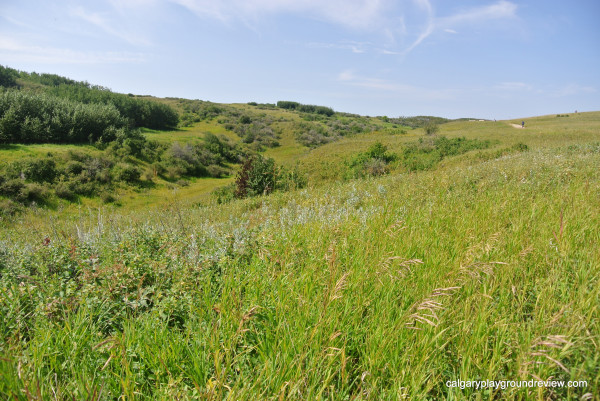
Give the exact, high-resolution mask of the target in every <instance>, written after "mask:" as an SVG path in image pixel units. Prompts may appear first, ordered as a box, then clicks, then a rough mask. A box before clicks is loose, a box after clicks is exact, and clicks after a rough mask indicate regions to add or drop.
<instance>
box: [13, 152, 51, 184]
mask: <svg viewBox="0 0 600 401" xmlns="http://www.w3.org/2000/svg"><path fill="white" fill-rule="evenodd" d="M6 173H7V174H8V175H9V176H12V177H15V178H17V177H20V178H23V179H25V180H27V181H34V182H52V181H54V178H55V177H56V174H57V169H56V162H55V161H54V160H53V159H52V158H49V157H46V158H42V159H34V158H27V159H23V160H18V161H15V162H12V163H11V164H9V165H8V167H7V169H6Z"/></svg>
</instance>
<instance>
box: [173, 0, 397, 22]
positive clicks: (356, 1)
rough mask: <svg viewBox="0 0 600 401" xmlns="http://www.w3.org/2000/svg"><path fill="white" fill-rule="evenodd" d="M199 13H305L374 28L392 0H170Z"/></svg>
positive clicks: (231, 16) (249, 16)
mask: <svg viewBox="0 0 600 401" xmlns="http://www.w3.org/2000/svg"><path fill="white" fill-rule="evenodd" d="M169 1H171V2H173V3H175V4H179V5H181V6H183V7H185V8H187V9H188V10H190V11H191V12H193V13H195V14H196V15H198V16H200V17H209V18H216V19H219V20H221V21H223V22H230V21H232V20H235V19H238V20H242V21H245V22H249V21H256V20H258V19H259V18H260V17H263V16H268V15H273V14H281V13H302V14H307V15H309V16H311V17H313V18H316V19H321V20H325V21H328V22H333V23H336V24H340V25H345V26H347V27H351V28H355V29H371V28H372V27H373V26H374V25H376V24H377V22H379V21H380V20H381V19H382V17H383V16H384V12H383V11H384V9H385V5H386V3H387V2H388V1H389V0H328V1H323V0H220V1H215V0H169Z"/></svg>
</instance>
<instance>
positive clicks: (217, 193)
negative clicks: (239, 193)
mask: <svg viewBox="0 0 600 401" xmlns="http://www.w3.org/2000/svg"><path fill="white" fill-rule="evenodd" d="M235 189H236V184H235V183H231V184H229V185H226V186H224V187H220V188H217V189H215V190H214V191H213V192H212V195H213V196H214V197H215V198H216V199H217V203H218V204H219V205H220V204H222V203H228V202H231V201H232V200H234V199H235V197H236V196H235Z"/></svg>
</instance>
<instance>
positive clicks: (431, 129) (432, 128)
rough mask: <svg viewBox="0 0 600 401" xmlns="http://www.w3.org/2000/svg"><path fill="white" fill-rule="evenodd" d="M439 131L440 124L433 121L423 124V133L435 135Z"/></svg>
mask: <svg viewBox="0 0 600 401" xmlns="http://www.w3.org/2000/svg"><path fill="white" fill-rule="evenodd" d="M439 131H440V126H439V125H437V124H436V123H434V122H433V121H430V122H428V123H427V124H426V125H425V134H426V135H435V134H437V133H438V132H439Z"/></svg>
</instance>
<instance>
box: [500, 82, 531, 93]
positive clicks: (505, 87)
mask: <svg viewBox="0 0 600 401" xmlns="http://www.w3.org/2000/svg"><path fill="white" fill-rule="evenodd" d="M493 88H494V89H496V90H500V91H531V90H533V85H531V84H527V83H524V82H502V83H500V84H498V85H495V86H494V87H493Z"/></svg>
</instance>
